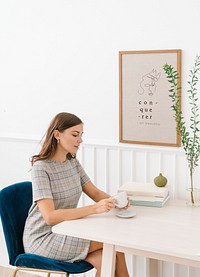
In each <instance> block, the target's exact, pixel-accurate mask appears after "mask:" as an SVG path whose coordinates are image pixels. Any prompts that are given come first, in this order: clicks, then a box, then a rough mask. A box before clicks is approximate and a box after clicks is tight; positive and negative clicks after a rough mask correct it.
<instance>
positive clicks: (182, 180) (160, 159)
mask: <svg viewBox="0 0 200 277" xmlns="http://www.w3.org/2000/svg"><path fill="white" fill-rule="evenodd" d="M39 148H40V142H39V140H37V139H32V138H23V137H22V138H20V137H14V136H12V137H9V136H0V153H1V158H0V168H1V175H0V189H1V188H3V187H5V186H7V185H9V184H12V183H15V182H19V181H25V180H30V158H31V156H32V155H33V154H36V153H38V150H39ZM77 157H78V159H79V161H80V162H81V164H82V165H83V167H84V169H85V171H86V172H87V174H88V175H89V177H90V178H91V180H92V181H93V182H94V184H95V185H97V186H98V187H99V188H101V189H102V190H104V191H106V192H108V193H109V194H110V195H114V194H115V193H116V192H117V189H118V188H119V186H121V185H122V184H124V183H126V182H130V181H137V182H152V181H153V179H154V177H156V176H157V175H159V173H160V172H162V173H163V175H164V176H166V177H167V179H168V184H169V188H170V195H171V198H180V199H184V198H185V188H186V186H187V181H188V167H187V161H186V158H185V154H184V152H183V150H182V149H181V148H176V147H175V148H173V147H155V146H144V145H142V146H141V145H127V144H120V143H102V142H99V143H96V142H87V143H84V144H83V145H82V146H81V148H80V150H79V153H78V156H77ZM194 180H195V182H196V183H197V184H198V180H199V185H200V170H199V168H198V170H196V172H195V177H194ZM90 203H92V201H91V200H90V199H89V198H88V197H86V196H82V197H81V199H80V203H79V206H81V205H87V204H90ZM172 228H173V226H172ZM133 235H134V234H133ZM2 236H3V235H2V232H0V242H1V245H4V238H3V237H2ZM163 239H164V238H163ZM2 251H3V252H2ZM126 259H127V264H128V268H129V273H130V277H148V270H147V269H148V259H146V258H145V257H137V256H132V255H126ZM0 264H2V265H7V264H8V261H7V253H6V249H5V247H3V249H1V261H0ZM74 276H75V275H74ZM78 276H80V277H94V276H95V271H94V270H93V271H91V272H89V273H85V274H80V275H78ZM160 276H161V277H197V276H198V277H199V276H200V270H199V269H195V268H191V267H187V266H182V265H177V264H172V263H168V262H160Z"/></svg>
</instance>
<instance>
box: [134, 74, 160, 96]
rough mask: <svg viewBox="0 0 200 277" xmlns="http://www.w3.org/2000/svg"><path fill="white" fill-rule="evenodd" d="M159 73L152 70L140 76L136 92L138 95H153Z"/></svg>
mask: <svg viewBox="0 0 200 277" xmlns="http://www.w3.org/2000/svg"><path fill="white" fill-rule="evenodd" d="M160 75H161V73H160V72H159V73H157V70H155V69H152V71H151V72H149V73H147V74H145V75H143V76H142V80H141V82H140V88H139V90H138V93H139V94H144V93H145V94H148V95H151V96H152V95H154V93H155V92H156V88H157V86H156V83H157V82H158V80H159V78H160Z"/></svg>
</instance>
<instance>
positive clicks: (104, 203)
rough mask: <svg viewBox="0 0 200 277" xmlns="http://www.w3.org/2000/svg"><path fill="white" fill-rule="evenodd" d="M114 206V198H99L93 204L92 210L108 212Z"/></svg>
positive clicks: (99, 212)
mask: <svg viewBox="0 0 200 277" xmlns="http://www.w3.org/2000/svg"><path fill="white" fill-rule="evenodd" d="M113 208H115V200H114V199H113V198H112V197H109V198H106V199H103V200H100V201H99V202H97V203H95V204H94V211H95V213H96V214H101V213H105V212H109V211H110V210H112V209H113Z"/></svg>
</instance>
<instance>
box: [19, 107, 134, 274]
mask: <svg viewBox="0 0 200 277" xmlns="http://www.w3.org/2000/svg"><path fill="white" fill-rule="evenodd" d="M82 134H83V123H82V121H81V120H80V119H79V118H78V117H77V116H75V115H73V114H70V113H64V112H63V113H59V114H57V115H56V116H55V118H54V119H53V120H52V122H51V124H50V126H49V128H48V130H47V132H46V137H45V140H44V142H43V145H42V148H41V151H40V152H39V154H38V155H34V156H33V157H32V165H33V167H32V184H33V204H32V206H31V208H30V211H29V214H28V218H27V220H26V224H25V229H24V236H23V243H24V249H25V252H26V253H33V254H38V255H41V256H44V257H48V258H51V259H56V260H60V261H66V262H74V261H78V260H85V261H87V262H89V263H90V264H92V265H93V266H94V267H95V268H96V270H97V272H96V277H99V276H100V275H101V259H102V249H103V245H102V243H100V242H96V241H89V240H85V239H80V238H74V237H70V236H65V235H60V234H55V233H52V230H51V227H52V225H55V224H57V223H59V222H62V221H64V220H72V219H78V218H82V217H85V216H88V215H92V214H99V213H104V212H109V211H110V210H112V209H113V208H115V203H114V199H113V198H112V197H110V196H109V195H108V194H107V193H105V192H103V191H101V190H99V189H98V188H97V187H96V186H95V185H94V184H93V183H92V182H91V181H90V179H89V177H88V176H87V174H86V173H85V171H84V169H83V168H82V166H81V164H80V163H79V161H78V160H77V158H76V153H77V151H78V148H79V146H80V144H81V143H82ZM82 192H84V193H85V194H87V195H88V196H89V197H90V198H91V199H93V200H94V201H95V203H94V204H92V205H88V206H84V207H79V208H77V205H78V202H79V199H80V196H81V194H82ZM115 276H116V277H127V276H129V274H128V271H127V267H126V262H125V257H124V254H123V253H117V257H116V274H115Z"/></svg>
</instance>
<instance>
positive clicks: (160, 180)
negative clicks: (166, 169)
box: [154, 173, 167, 187]
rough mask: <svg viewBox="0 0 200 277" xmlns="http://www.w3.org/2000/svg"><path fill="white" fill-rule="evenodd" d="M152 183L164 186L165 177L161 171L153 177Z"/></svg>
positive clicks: (165, 182)
mask: <svg viewBox="0 0 200 277" xmlns="http://www.w3.org/2000/svg"><path fill="white" fill-rule="evenodd" d="M154 184H155V185H156V186H157V187H164V186H166V184H167V178H165V177H164V176H163V175H162V173H160V174H159V176H157V177H156V178H154Z"/></svg>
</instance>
